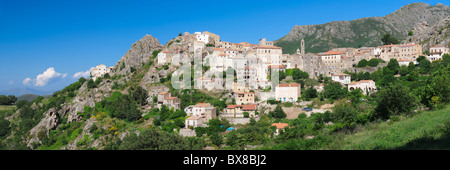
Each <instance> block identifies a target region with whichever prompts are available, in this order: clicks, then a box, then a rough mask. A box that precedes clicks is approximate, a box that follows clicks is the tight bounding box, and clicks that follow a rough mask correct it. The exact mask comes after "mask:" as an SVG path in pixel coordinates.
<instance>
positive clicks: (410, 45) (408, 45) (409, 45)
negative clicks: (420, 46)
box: [400, 44, 417, 47]
mask: <svg viewBox="0 0 450 170" xmlns="http://www.w3.org/2000/svg"><path fill="white" fill-rule="evenodd" d="M416 45H417V44H406V45H402V46H400V47H412V46H416Z"/></svg>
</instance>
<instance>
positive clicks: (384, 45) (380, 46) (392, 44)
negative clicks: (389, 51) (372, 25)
mask: <svg viewBox="0 0 450 170" xmlns="http://www.w3.org/2000/svg"><path fill="white" fill-rule="evenodd" d="M394 45H395V44H392V45H383V46H380V47H392V46H394Z"/></svg>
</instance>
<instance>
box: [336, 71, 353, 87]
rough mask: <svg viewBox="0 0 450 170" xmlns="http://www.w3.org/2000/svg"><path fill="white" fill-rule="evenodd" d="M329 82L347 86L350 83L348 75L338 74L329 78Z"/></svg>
mask: <svg viewBox="0 0 450 170" xmlns="http://www.w3.org/2000/svg"><path fill="white" fill-rule="evenodd" d="M331 80H333V81H336V82H339V83H341V84H344V85H347V84H349V83H350V80H351V77H350V75H348V74H344V73H338V74H333V75H332V76H331Z"/></svg>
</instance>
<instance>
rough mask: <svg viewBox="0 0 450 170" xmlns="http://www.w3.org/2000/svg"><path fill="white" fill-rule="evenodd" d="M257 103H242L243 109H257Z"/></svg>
mask: <svg viewBox="0 0 450 170" xmlns="http://www.w3.org/2000/svg"><path fill="white" fill-rule="evenodd" d="M256 105H257V104H251V105H242V106H243V107H242V110H256Z"/></svg>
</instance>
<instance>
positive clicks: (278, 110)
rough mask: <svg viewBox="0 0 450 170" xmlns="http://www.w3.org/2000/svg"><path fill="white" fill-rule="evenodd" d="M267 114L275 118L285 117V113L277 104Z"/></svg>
mask: <svg viewBox="0 0 450 170" xmlns="http://www.w3.org/2000/svg"><path fill="white" fill-rule="evenodd" d="M269 116H271V117H273V118H276V119H277V118H278V119H283V118H286V113H285V112H284V111H283V109H282V108H281V106H280V105H277V107H275V110H274V111H270V112H269Z"/></svg>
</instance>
